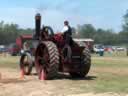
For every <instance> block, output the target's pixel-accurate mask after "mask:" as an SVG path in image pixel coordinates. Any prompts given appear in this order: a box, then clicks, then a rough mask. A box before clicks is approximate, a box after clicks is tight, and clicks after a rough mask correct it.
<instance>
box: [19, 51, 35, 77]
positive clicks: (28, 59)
mask: <svg viewBox="0 0 128 96" xmlns="http://www.w3.org/2000/svg"><path fill="white" fill-rule="evenodd" d="M33 65H34V62H33V58H32V56H31V54H30V53H28V52H25V53H24V54H22V55H21V58H20V69H21V70H22V71H23V72H24V74H25V75H30V74H31V72H32V68H33Z"/></svg>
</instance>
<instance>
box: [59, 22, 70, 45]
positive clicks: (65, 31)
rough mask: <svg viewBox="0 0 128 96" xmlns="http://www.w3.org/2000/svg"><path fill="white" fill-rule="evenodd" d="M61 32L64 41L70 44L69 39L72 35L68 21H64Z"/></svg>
mask: <svg viewBox="0 0 128 96" xmlns="http://www.w3.org/2000/svg"><path fill="white" fill-rule="evenodd" d="M61 33H63V37H64V40H65V43H66V44H68V45H70V41H71V37H72V29H71V27H70V25H69V22H68V21H64V27H63V29H62V31H61Z"/></svg>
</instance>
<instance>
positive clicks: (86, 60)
mask: <svg viewBox="0 0 128 96" xmlns="http://www.w3.org/2000/svg"><path fill="white" fill-rule="evenodd" d="M80 57H81V61H80V63H81V64H80V65H81V66H80V71H79V72H70V75H71V76H72V77H75V78H76V77H80V78H84V77H85V76H86V75H87V74H88V72H89V70H90V67H91V55H90V51H89V49H88V48H87V47H85V48H84V50H83V53H82V54H81V56H80Z"/></svg>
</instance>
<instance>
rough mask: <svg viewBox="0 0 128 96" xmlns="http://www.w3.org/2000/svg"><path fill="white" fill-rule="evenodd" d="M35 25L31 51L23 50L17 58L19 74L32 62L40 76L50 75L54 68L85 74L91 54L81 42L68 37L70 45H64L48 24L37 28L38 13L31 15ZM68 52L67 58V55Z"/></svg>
mask: <svg viewBox="0 0 128 96" xmlns="http://www.w3.org/2000/svg"><path fill="white" fill-rule="evenodd" d="M35 27H36V28H35V34H34V36H33V46H34V48H35V51H33V52H26V53H25V54H23V55H22V56H21V58H20V69H21V74H22V76H23V75H24V74H25V75H29V74H30V73H31V71H32V67H33V66H35V69H36V72H37V74H38V77H39V79H40V80H47V79H53V78H55V77H56V76H57V73H58V72H67V73H69V74H70V75H71V76H72V77H85V76H86V75H87V73H88V72H89V70H90V66H91V57H90V52H89V50H88V48H87V47H86V46H85V44H83V45H84V46H83V45H80V44H78V43H77V42H75V41H73V40H72V39H71V40H70V41H71V44H70V46H67V47H66V46H65V45H66V44H65V40H64V39H63V34H54V32H53V30H52V28H51V27H49V26H43V28H41V15H40V14H37V15H36V16H35ZM32 53H33V54H32ZM68 55H70V56H71V59H67V58H68V57H69V56H68ZM26 57H27V59H25V58H26ZM33 57H34V58H33Z"/></svg>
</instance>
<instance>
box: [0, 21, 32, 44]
mask: <svg viewBox="0 0 128 96" xmlns="http://www.w3.org/2000/svg"><path fill="white" fill-rule="evenodd" d="M32 32H33V29H30V28H27V29H22V28H19V26H18V24H13V23H12V24H6V23H4V21H1V22H0V45H7V44H10V43H14V42H15V41H16V38H17V37H18V36H20V35H22V34H32Z"/></svg>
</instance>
